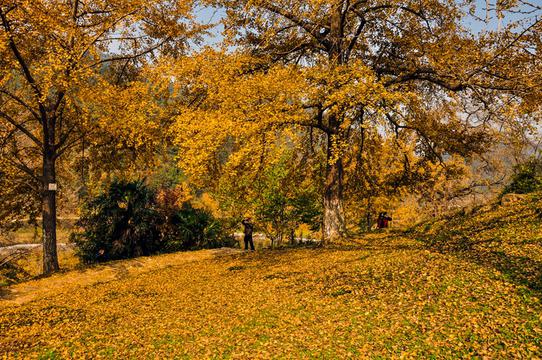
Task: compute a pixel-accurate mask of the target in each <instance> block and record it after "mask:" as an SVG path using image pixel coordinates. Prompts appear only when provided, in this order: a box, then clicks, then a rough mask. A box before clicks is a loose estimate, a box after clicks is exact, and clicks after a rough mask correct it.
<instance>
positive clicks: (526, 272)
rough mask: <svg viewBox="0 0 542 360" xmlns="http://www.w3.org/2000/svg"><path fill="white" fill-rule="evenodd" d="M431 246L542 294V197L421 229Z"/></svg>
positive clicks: (417, 232) (508, 200)
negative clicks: (488, 267)
mask: <svg viewBox="0 0 542 360" xmlns="http://www.w3.org/2000/svg"><path fill="white" fill-rule="evenodd" d="M411 232H412V233H413V235H414V236H415V237H416V238H417V239H419V240H422V241H423V242H424V243H425V244H427V245H428V246H429V247H431V248H433V249H435V250H437V251H439V252H441V253H450V254H455V255H457V256H460V257H463V258H466V259H467V260H471V261H475V262H477V263H479V264H481V265H488V266H491V267H493V268H495V269H496V270H498V271H501V272H502V273H503V275H504V276H505V277H507V278H509V280H511V281H513V282H515V283H518V284H521V285H525V286H527V287H528V288H530V289H532V290H536V291H542V193H535V194H529V195H514V194H508V195H505V197H503V199H502V200H501V201H499V202H498V203H494V204H490V205H486V206H480V207H477V208H474V209H472V210H470V211H468V210H463V211H460V212H458V213H456V214H454V215H452V216H449V217H445V218H442V219H437V220H435V221H433V222H427V223H424V224H421V225H418V226H417V227H415V228H414V229H412V230H411Z"/></svg>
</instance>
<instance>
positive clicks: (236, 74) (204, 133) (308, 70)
mask: <svg viewBox="0 0 542 360" xmlns="http://www.w3.org/2000/svg"><path fill="white" fill-rule="evenodd" d="M209 3H210V4H211V5H213V6H219V7H223V8H225V9H226V14H227V15H226V17H225V19H224V20H223V22H224V27H225V29H226V30H225V49H230V52H229V53H228V51H225V50H223V51H222V52H211V51H208V52H207V53H203V54H200V55H198V56H197V57H195V58H192V59H190V60H188V61H187V60H186V59H185V60H183V64H182V65H179V64H178V65H177V67H175V65H172V64H168V66H166V67H165V68H166V69H169V70H170V71H169V72H167V71H166V73H168V79H171V78H174V79H175V76H176V75H175V71H177V74H178V78H182V79H183V80H182V81H180V82H179V81H177V82H178V90H179V92H178V93H179V94H183V95H187V94H188V95H189V96H188V98H191V99H193V101H190V102H189V103H183V104H182V105H180V106H179V115H178V116H177V122H176V127H175V129H174V131H176V133H177V134H178V143H179V145H180V146H181V147H182V149H183V152H182V154H183V156H182V157H181V164H184V166H185V167H186V169H187V170H188V171H189V172H190V173H191V174H192V175H195V176H197V175H198V174H204V173H206V172H209V170H216V169H222V170H223V171H237V172H241V171H244V173H252V174H254V173H257V171H258V167H259V166H260V165H259V164H261V161H260V159H264V158H265V156H262V154H263V155H265V154H266V148H269V146H270V145H273V144H275V143H276V141H277V139H279V138H284V137H288V132H290V133H295V134H299V133H301V132H305V133H306V134H310V137H311V142H309V143H307V146H313V145H314V144H317V145H319V146H321V148H323V149H325V154H326V156H325V158H326V159H325V165H326V166H325V174H324V175H325V176H324V177H325V180H324V182H323V184H322V196H323V208H324V215H323V235H324V238H325V239H326V240H327V241H334V240H335V239H338V238H340V237H341V236H343V235H344V233H345V230H346V226H345V219H344V209H343V198H344V186H345V164H344V162H345V159H347V158H348V157H349V156H351V155H352V151H354V149H358V150H360V151H363V149H362V148H361V147H360V146H356V144H357V143H356V142H358V141H359V140H360V137H359V136H357V135H356V134H359V132H360V131H362V130H363V129H367V128H371V129H374V130H375V131H378V132H380V133H385V134H388V136H396V137H397V139H398V141H399V142H403V143H405V144H414V145H415V146H414V148H413V150H412V151H414V153H415V154H416V155H417V156H418V157H424V158H427V159H429V160H431V161H433V162H443V161H444V160H445V159H444V158H445V157H446V156H450V155H453V154H457V155H460V156H463V157H468V156H469V155H471V154H473V153H481V152H484V151H485V150H486V149H487V148H488V147H489V146H490V145H491V141H492V134H493V133H494V132H495V130H496V127H495V126H494V124H495V123H496V122H502V121H508V120H514V121H516V120H518V119H517V116H516V114H514V111H515V110H514V109H518V106H520V104H523V103H524V101H525V99H528V98H530V97H531V96H532V95H533V93H535V92H536V90H534V89H537V88H539V87H540V76H539V75H538V74H539V70H540V61H539V60H538V56H537V53H536V50H533V49H535V48H536V47H537V46H538V45H537V41H538V42H539V37H540V21H539V20H538V18H536V17H535V16H533V17H532V18H529V19H527V20H526V21H523V22H522V23H508V24H507V25H506V26H505V27H504V28H501V29H499V31H486V32H482V33H480V34H478V35H475V34H473V33H472V32H471V31H469V30H468V29H467V28H466V27H465V26H464V25H463V24H464V23H465V22H466V21H467V20H468V18H467V17H468V16H471V14H473V13H476V4H475V3H474V2H469V1H467V2H455V1H443V0H422V1H419V0H416V1H398V0H360V1H354V0H309V1H299V0H214V1H209ZM515 5H516V4H514V3H507V4H501V5H499V6H500V7H499V14H500V15H499V16H501V17H502V16H504V15H503V14H506V12H507V11H515V10H517V8H515V7H514V6H515ZM530 10H532V12H531V14H532V13H536V12H537V11H540V9H537V8H536V7H533V8H532V9H530ZM231 49H233V53H232V51H231ZM186 62H189V63H190V64H189V65H187V63H186ZM181 67H182V69H181ZM174 69H177V70H174ZM187 69H192V70H193V72H192V74H191V75H188V76H187V77H186V76H185V75H186V73H185V72H186V71H187ZM186 79H191V80H188V81H187V82H184V84H183V81H185V80H186ZM174 82H175V81H174ZM385 138H387V137H383V139H385ZM357 145H359V144H357ZM407 160H408V157H405V164H404V166H408V163H407Z"/></svg>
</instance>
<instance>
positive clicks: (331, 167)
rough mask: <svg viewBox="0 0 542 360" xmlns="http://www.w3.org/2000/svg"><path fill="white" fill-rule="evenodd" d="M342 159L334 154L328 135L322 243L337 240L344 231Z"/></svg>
mask: <svg viewBox="0 0 542 360" xmlns="http://www.w3.org/2000/svg"><path fill="white" fill-rule="evenodd" d="M342 202H343V161H342V158H341V155H340V154H339V156H337V155H336V154H334V145H333V141H332V138H331V136H328V146H327V165H326V180H325V184H324V229H323V240H324V243H330V242H334V241H336V240H338V239H339V238H341V237H342V236H343V235H344V234H345V233H346V226H345V221H344V213H343V206H342Z"/></svg>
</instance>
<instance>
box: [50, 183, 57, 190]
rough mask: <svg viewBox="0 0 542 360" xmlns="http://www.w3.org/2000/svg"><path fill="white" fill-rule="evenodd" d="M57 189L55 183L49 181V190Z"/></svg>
mask: <svg viewBox="0 0 542 360" xmlns="http://www.w3.org/2000/svg"><path fill="white" fill-rule="evenodd" d="M56 190H57V184H56V183H51V184H49V191H56Z"/></svg>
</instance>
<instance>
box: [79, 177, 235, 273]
mask: <svg viewBox="0 0 542 360" xmlns="http://www.w3.org/2000/svg"><path fill="white" fill-rule="evenodd" d="M178 203H179V196H178V193H177V192H176V191H175V190H174V189H161V190H160V191H158V192H157V191H154V190H151V189H150V188H149V187H147V186H146V185H145V183H144V182H143V181H135V182H126V181H115V182H113V183H112V184H111V185H110V187H109V188H108V189H107V191H106V192H104V193H103V194H101V195H99V196H98V197H96V198H95V199H92V200H90V201H89V202H88V203H87V204H86V205H85V207H84V209H83V213H82V216H81V219H80V221H79V226H80V227H81V228H82V231H80V232H78V233H74V234H72V235H71V239H72V241H73V242H74V243H75V244H76V246H77V252H76V253H77V255H78V256H79V257H80V258H81V259H82V260H83V262H85V263H95V262H102V261H108V260H115V259H126V258H132V257H137V256H146V255H151V254H154V253H159V252H170V251H179V250H189V249H201V248H214V247H221V246H231V245H232V244H233V240H230V239H229V238H228V237H227V236H225V235H224V231H223V228H222V226H221V223H220V222H219V221H218V220H217V219H215V218H214V217H213V216H212V214H211V213H209V212H208V211H206V210H203V209H197V208H194V207H193V206H192V205H191V204H189V203H182V205H178Z"/></svg>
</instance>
